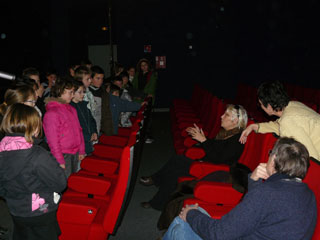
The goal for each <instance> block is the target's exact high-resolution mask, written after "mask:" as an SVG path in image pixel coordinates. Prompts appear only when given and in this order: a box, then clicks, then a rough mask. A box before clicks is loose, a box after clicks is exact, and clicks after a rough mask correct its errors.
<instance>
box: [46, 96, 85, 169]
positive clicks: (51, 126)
mask: <svg viewBox="0 0 320 240" xmlns="http://www.w3.org/2000/svg"><path fill="white" fill-rule="evenodd" d="M46 102H47V105H46V110H47V112H46V113H45V115H44V118H43V129H44V132H45V135H46V138H47V140H48V144H49V147H50V150H51V153H52V155H53V156H54V157H55V158H56V159H57V161H58V163H59V164H64V163H65V161H64V158H63V153H68V154H76V153H77V152H79V154H81V155H83V154H85V147H84V140H83V134H82V128H81V126H80V123H79V119H78V115H77V111H76V109H75V108H74V107H72V106H71V105H69V104H66V103H64V102H63V101H62V100H61V99H58V98H48V99H47V100H46Z"/></svg>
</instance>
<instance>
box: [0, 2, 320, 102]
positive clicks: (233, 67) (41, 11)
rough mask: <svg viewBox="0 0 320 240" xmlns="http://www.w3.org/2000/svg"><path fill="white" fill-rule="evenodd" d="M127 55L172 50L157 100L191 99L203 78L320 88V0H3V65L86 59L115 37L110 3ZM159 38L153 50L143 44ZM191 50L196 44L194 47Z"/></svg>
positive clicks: (217, 83)
mask: <svg viewBox="0 0 320 240" xmlns="http://www.w3.org/2000/svg"><path fill="white" fill-rule="evenodd" d="M109 6H112V30H113V31H112V37H113V41H114V43H115V44H117V46H118V61H119V62H120V63H122V64H123V65H125V66H129V65H135V64H136V63H137V62H138V60H139V59H140V58H142V57H147V58H149V59H150V60H151V61H152V62H154V58H155V56H161V55H165V56H166V57H167V68H166V69H164V70H159V71H158V73H159V82H158V88H157V102H156V105H157V106H158V107H168V106H169V105H170V102H171V100H172V99H173V98H176V97H187V96H190V94H191V92H192V87H193V85H194V83H200V84H202V85H204V86H205V87H207V88H208V89H209V90H211V91H212V92H213V93H215V94H216V95H218V96H220V97H223V98H232V97H233V96H234V95H235V92H236V90H237V84H238V83H239V82H246V83H249V84H251V85H255V86H257V85H259V84H260V83H261V82H262V81H265V80H275V79H278V80H283V81H287V82H291V83H296V84H299V85H302V86H306V87H316V88H320V84H319V81H318V79H319V77H320V76H319V75H320V74H319V69H320V68H319V67H320V66H319V65H320V61H319V57H318V56H319V51H320V50H319V49H320V48H319V46H318V45H319V42H320V39H319V37H318V35H319V34H318V33H317V29H318V23H319V22H320V21H319V20H320V19H319V14H318V12H319V3H318V2H317V1H316V0H308V1H304V2H301V1H289V0H268V1H265V0H243V1H238V0H201V1H176V0H175V1H173V0H171V1H169V0H140V1H131V0H117V1H116V0H114V1H112V3H111V1H110V0H109V1H103V0H92V1H90V4H88V2H81V1H75V0H74V1H65V2H64V1H61V0H58V1H53V0H52V1H40V0H31V1H27V2H22V3H20V5H19V7H17V6H16V5H15V4H14V3H11V2H10V3H9V2H4V1H2V2H1V3H0V13H1V14H0V18H1V21H0V24H1V25H0V26H1V31H6V32H7V33H8V34H7V38H6V39H5V40H2V39H0V46H1V49H0V50H1V54H0V71H1V70H3V71H7V72H19V71H21V69H22V68H23V67H26V66H36V67H38V68H40V70H43V71H44V70H45V69H46V68H49V67H51V68H52V67H53V68H56V69H57V70H58V71H59V72H60V73H64V72H65V70H66V69H67V65H68V64H70V63H72V62H79V61H80V60H81V59H84V58H86V57H87V55H88V52H87V49H88V45H90V44H108V43H109V35H108V34H109V32H108V31H101V27H102V26H105V25H106V26H108V25H109V21H108V17H107V12H108V7H109ZM145 44H151V45H152V52H151V53H149V54H145V53H144V52H143V45H145ZM190 45H191V46H192V49H189V46H190Z"/></svg>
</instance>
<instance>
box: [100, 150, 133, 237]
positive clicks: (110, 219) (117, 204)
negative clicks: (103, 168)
mask: <svg viewBox="0 0 320 240" xmlns="http://www.w3.org/2000/svg"><path fill="white" fill-rule="evenodd" d="M131 148H133V147H131ZM131 148H129V147H125V148H124V150H123V153H122V156H121V163H120V169H119V177H118V181H117V183H116V186H115V190H114V192H113V195H112V197H111V201H110V203H109V206H108V209H107V211H106V214H105V216H104V220H103V228H104V229H105V231H107V232H108V233H113V231H114V227H115V225H116V222H117V219H118V216H119V213H120V210H121V208H122V205H123V202H124V200H125V196H126V193H127V190H128V185H129V180H130V174H131V168H132V157H130V155H131V154H130V151H132V149H131Z"/></svg>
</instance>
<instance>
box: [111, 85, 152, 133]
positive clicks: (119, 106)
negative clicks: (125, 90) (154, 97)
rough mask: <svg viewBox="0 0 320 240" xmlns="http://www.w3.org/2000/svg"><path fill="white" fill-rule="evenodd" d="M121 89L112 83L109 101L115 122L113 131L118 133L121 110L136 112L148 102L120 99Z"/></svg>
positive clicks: (113, 121)
mask: <svg viewBox="0 0 320 240" xmlns="http://www.w3.org/2000/svg"><path fill="white" fill-rule="evenodd" d="M120 91H121V89H120V88H119V87H118V86H116V85H114V84H112V85H111V86H110V94H109V102H110V110H111V115H112V123H113V133H114V134H118V125H119V117H120V113H121V112H135V111H138V110H139V109H140V107H141V106H143V105H145V104H146V103H147V102H142V103H141V104H140V103H136V102H129V101H127V100H123V99H120V97H119V96H120Z"/></svg>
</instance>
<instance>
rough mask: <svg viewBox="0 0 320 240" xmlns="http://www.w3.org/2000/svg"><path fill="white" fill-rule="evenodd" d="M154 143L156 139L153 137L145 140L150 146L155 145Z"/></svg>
mask: <svg viewBox="0 0 320 240" xmlns="http://www.w3.org/2000/svg"><path fill="white" fill-rule="evenodd" d="M153 142H154V139H153V138H152V137H147V138H146V140H145V143H147V144H150V143H153Z"/></svg>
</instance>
